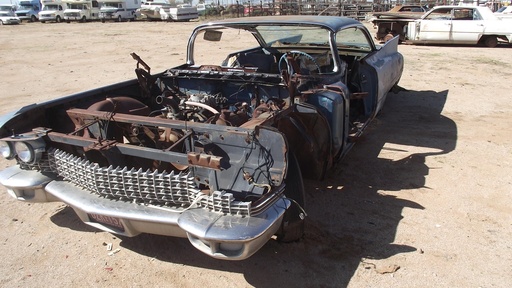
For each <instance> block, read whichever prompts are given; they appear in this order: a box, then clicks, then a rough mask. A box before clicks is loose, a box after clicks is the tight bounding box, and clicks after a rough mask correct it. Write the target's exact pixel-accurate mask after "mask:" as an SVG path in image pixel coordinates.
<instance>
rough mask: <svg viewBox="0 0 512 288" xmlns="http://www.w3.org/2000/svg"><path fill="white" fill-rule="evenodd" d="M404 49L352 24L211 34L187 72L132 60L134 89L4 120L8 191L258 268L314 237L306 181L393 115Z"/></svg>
mask: <svg viewBox="0 0 512 288" xmlns="http://www.w3.org/2000/svg"><path fill="white" fill-rule="evenodd" d="M397 47H398V38H397V37H395V38H393V39H391V40H390V41H388V42H387V43H386V44H385V45H383V46H376V45H375V44H374V42H373V41H372V37H371V35H370V33H369V32H368V30H367V29H366V28H365V26H364V25H363V24H361V23H360V22H358V21H356V20H353V19H350V18H344V17H331V16H311V17H308V16H277V17H276V16H268V17H257V18H250V17H246V18H239V19H228V20H221V21H214V22H210V23H205V24H201V25H199V26H198V27H196V28H195V29H194V30H193V32H192V35H191V36H190V39H189V42H188V47H187V58H186V61H185V63H183V64H181V65H179V66H177V67H173V68H169V69H166V70H165V71H160V72H157V73H153V72H152V71H151V67H150V65H149V64H148V63H146V62H145V61H144V60H143V59H141V57H139V56H138V55H137V54H135V53H132V54H131V56H132V58H133V59H134V61H135V63H134V64H135V66H136V69H135V74H136V75H135V77H134V79H132V80H129V81H126V82H122V83H117V84H112V85H109V86H106V87H100V88H97V89H94V90H90V91H85V92H81V93H77V94H73V95H70V96H67V97H64V98H59V99H55V100H52V101H48V102H45V103H40V104H33V105H30V106H27V107H23V108H20V109H19V110H17V111H16V112H13V113H11V114H8V115H4V116H3V117H1V118H0V153H1V154H2V155H3V157H5V158H7V159H15V160H16V164H15V165H13V166H12V167H9V168H6V169H5V170H3V171H2V172H0V184H1V185H3V186H5V187H6V188H7V191H8V193H9V194H10V195H11V196H13V197H14V198H16V199H17V200H21V201H26V202H52V201H59V202H64V203H66V204H67V205H69V206H70V207H72V208H73V209H74V211H75V212H76V213H77V215H78V216H79V218H80V219H81V220H82V221H83V222H85V223H86V224H89V225H91V226H94V227H96V228H98V229H101V230H104V231H108V232H111V233H115V234H120V235H125V236H136V235H138V234H140V233H152V234H159V235H167V236H173V237H185V238H188V240H189V241H190V243H191V244H192V245H193V247H195V248H197V249H199V250H200V251H202V252H204V253H205V254H207V255H210V256H211V257H214V258H217V259H226V260H242V259H246V258H248V257H250V256H251V255H253V254H254V253H256V252H257V251H258V250H259V249H260V248H261V247H262V246H263V245H264V244H265V243H266V242H267V241H269V240H271V239H274V238H275V239H276V240H277V241H282V242H290V241H297V240H300V239H301V238H302V236H303V234H304V218H305V217H306V216H307V207H306V206H305V200H304V198H305V195H304V193H305V191H304V185H303V181H302V179H303V177H304V178H310V179H317V180H321V179H322V178H323V177H324V176H325V174H326V173H327V171H329V169H331V168H332V167H333V165H335V164H336V163H338V162H339V161H340V160H341V159H342V158H343V156H344V155H345V154H346V153H347V152H348V151H349V150H350V148H351V147H352V146H353V145H354V143H355V141H354V140H355V139H356V138H358V137H359V136H361V134H362V133H363V131H364V130H365V128H366V127H367V126H368V124H369V123H370V121H371V120H372V119H373V118H374V117H375V115H376V114H377V113H378V112H379V110H381V108H382V107H383V104H384V101H385V99H386V95H387V93H388V92H389V91H391V90H393V88H394V87H396V85H397V84H398V81H399V79H400V77H401V74H402V71H403V63H404V61H403V57H402V55H401V54H400V53H398V52H397ZM274 235H275V236H276V237H274ZM272 241H274V240H272Z"/></svg>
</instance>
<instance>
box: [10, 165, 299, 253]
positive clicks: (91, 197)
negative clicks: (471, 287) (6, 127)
mask: <svg viewBox="0 0 512 288" xmlns="http://www.w3.org/2000/svg"><path fill="white" fill-rule="evenodd" d="M0 184H2V185H3V186H5V187H6V188H7V191H8V192H9V194H10V195H11V196H13V197H14V198H16V199H18V200H21V201H27V202H53V201H60V202H64V203H66V204H67V205H69V206H70V207H72V208H73V210H75V212H76V214H77V215H78V217H79V218H80V219H81V220H82V221H83V222H84V223H86V224H88V225H91V226H93V227H96V228H98V229H100V230H103V231H107V232H111V233H115V234H120V235H125V236H130V237H131V236H136V235H138V234H140V233H150V234H158V235H166V236H174V237H186V238H188V239H189V241H190V242H191V243H192V245H193V246H194V247H196V248H197V249H199V250H200V251H201V252H203V253H205V254H207V255H209V256H211V257H214V258H218V259H226V260H243V259H246V258H248V257H250V256H251V255H252V254H254V253H255V252H256V251H258V250H259V249H260V248H261V247H262V246H263V245H264V244H265V243H266V242H267V241H268V240H269V239H270V237H272V235H274V234H275V233H276V232H277V230H278V229H279V227H280V225H281V221H282V219H283V215H284V212H285V211H286V209H287V208H288V207H289V206H290V204H291V202H290V201H289V200H288V199H286V198H284V197H283V198H281V199H280V200H279V201H277V202H275V203H274V204H273V205H272V206H270V207H269V208H268V209H267V210H266V211H264V212H263V213H261V214H259V215H257V216H252V217H241V216H232V215H226V214H221V213H218V212H210V211H208V210H206V209H202V208H191V209H189V210H185V209H182V208H176V209H173V208H164V207H161V206H151V205H141V204H135V203H131V202H123V201H117V200H110V199H106V198H103V197H100V196H98V195H95V194H92V193H90V192H88V191H85V190H83V189H81V188H79V187H77V186H75V185H73V184H71V183H68V182H66V181H63V180H59V179H57V178H55V176H51V175H50V174H49V175H43V174H42V173H39V172H36V171H28V170H22V169H20V168H19V167H18V166H13V167H10V168H7V169H5V170H3V171H1V172H0ZM98 215H99V216H98ZM94 217H95V218H94ZM98 217H101V218H102V219H115V221H118V222H116V225H112V223H109V224H105V223H101V222H98V220H97V219H98ZM102 222H104V221H102Z"/></svg>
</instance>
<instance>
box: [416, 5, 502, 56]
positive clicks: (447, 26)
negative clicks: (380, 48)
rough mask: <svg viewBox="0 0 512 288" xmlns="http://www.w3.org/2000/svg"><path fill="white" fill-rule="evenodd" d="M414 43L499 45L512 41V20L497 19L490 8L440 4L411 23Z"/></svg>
mask: <svg viewBox="0 0 512 288" xmlns="http://www.w3.org/2000/svg"><path fill="white" fill-rule="evenodd" d="M406 38H407V42H408V43H411V44H469V45H476V44H480V45H485V46H487V47H496V46H497V45H498V42H499V41H501V42H504V43H509V44H510V43H512V22H511V21H510V20H505V19H499V18H497V17H496V16H495V15H494V13H492V11H491V10H490V9H489V8H487V7H478V6H437V7H435V8H433V9H432V10H430V11H429V12H427V13H425V15H423V16H422V17H421V18H420V19H418V20H415V21H412V22H409V24H408V26H407V37H406Z"/></svg>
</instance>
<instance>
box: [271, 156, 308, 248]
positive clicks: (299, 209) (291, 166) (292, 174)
mask: <svg viewBox="0 0 512 288" xmlns="http://www.w3.org/2000/svg"><path fill="white" fill-rule="evenodd" d="M289 155H290V157H289V159H288V174H287V175H286V179H285V180H284V182H285V184H286V188H285V191H284V195H285V196H286V198H289V199H292V200H293V201H292V204H291V206H290V207H289V208H288V209H287V210H286V212H285V213H284V216H283V222H281V228H280V229H279V232H278V233H277V241H279V242H285V243H286V242H293V241H297V240H300V239H301V238H302V236H304V217H305V214H304V210H303V209H304V204H305V202H306V199H305V198H306V197H305V191H304V183H303V182H302V174H301V172H300V167H299V162H298V161H297V158H296V157H295V155H294V154H292V153H290V154H289Z"/></svg>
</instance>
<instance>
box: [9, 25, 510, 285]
mask: <svg viewBox="0 0 512 288" xmlns="http://www.w3.org/2000/svg"><path fill="white" fill-rule="evenodd" d="M196 25H197V22H192V23H155V22H133V23H105V24H102V23H86V24H79V23H75V24H73V23H72V24H65V23H64V24H41V23H24V24H22V25H18V26H2V27H0V63H1V68H0V99H1V107H0V114H3V113H6V112H8V111H12V110H14V109H17V108H19V107H21V106H23V105H27V104H30V103H33V102H41V101H44V100H48V99H52V98H56V97H58V96H63V95H67V94H70V93H74V92H79V91H83V90H87V89H90V88H95V87H98V86H101V85H106V84H111V83H115V82H119V81H121V80H125V79H131V78H134V77H135V74H134V72H133V70H134V68H135V62H134V60H132V59H131V57H130V55H129V53H130V52H136V53H138V54H139V55H140V56H141V57H142V58H143V59H144V60H145V61H146V62H147V63H148V64H149V65H150V66H151V67H152V68H153V70H152V71H155V72H160V71H163V70H164V69H166V68H169V67H172V66H175V65H178V64H181V63H183V62H184V61H185V53H186V51H185V47H186V43H187V39H188V35H189V34H190V32H191V31H192V29H193V27H194V26H196ZM373 32H374V31H372V33H373ZM399 50H400V52H401V53H402V54H403V55H404V57H405V70H404V73H403V76H402V80H401V83H400V85H401V86H402V87H403V88H404V89H405V90H404V91H402V92H400V93H398V94H390V95H389V96H388V100H387V103H386V104H385V107H384V109H383V111H382V113H381V114H379V115H378V117H377V118H376V119H375V120H374V122H373V123H372V125H371V127H370V128H369V129H368V130H367V131H366V133H365V137H364V139H363V140H362V141H360V142H359V143H357V144H356V146H355V147H354V148H353V149H352V151H351V152H350V153H349V154H348V156H347V157H346V158H345V159H344V160H343V162H342V163H341V164H339V165H338V166H337V167H336V169H334V170H333V171H331V172H330V173H329V175H328V177H327V179H326V180H325V181H322V182H314V181H306V186H307V199H306V200H307V207H306V209H307V212H308V217H307V227H306V229H307V231H306V236H305V239H304V240H303V241H301V242H298V243H291V244H280V243H278V242H276V241H274V240H271V241H270V242H268V243H267V244H266V245H265V246H264V247H263V248H262V249H261V250H260V251H259V252H258V253H257V254H255V255H254V256H253V257H251V258H249V259H248V260H245V261H240V262H226V261H220V260H215V259H212V258H209V257H208V256H205V255H203V254H202V253H201V252H198V251H197V250H196V249H194V248H193V247H192V246H191V245H190V244H189V242H188V240H186V239H176V238H168V237H161V236H155V235H141V236H138V237H134V238H124V237H121V238H120V237H117V236H114V235H112V234H108V233H105V232H100V231H98V230H95V229H94V228H92V227H89V226H87V225H85V224H83V223H81V222H80V221H79V220H78V218H77V216H76V215H75V214H74V212H73V211H72V209H70V208H68V207H66V205H63V204H61V203H50V204H27V203H22V202H19V201H16V200H14V199H12V198H11V197H10V196H9V195H8V194H7V193H5V189H4V188H1V189H0V190H1V191H0V211H1V212H0V229H1V230H0V231H1V233H0V255H1V257H2V261H0V286H2V287H17V286H23V287H42V286H43V287H57V286H58V287H78V286H91V287H102V286H116V287H155V286H158V287H251V286H254V287H345V286H348V287H511V286H512V188H511V187H512V185H511V182H512V157H511V153H512V136H511V135H510V134H509V133H510V128H511V127H512V104H511V103H512V102H511V101H510V100H511V98H510V97H511V95H512V93H511V82H510V81H511V80H510V79H512V47H511V46H500V47H498V48H494V49H491V48H482V47H453V46H406V45H401V46H399ZM212 53H223V54H226V53H227V51H212ZM11 164H12V163H11V162H8V161H6V160H1V161H0V169H3V168H5V167H7V166H9V165H11ZM105 243H112V244H113V248H114V249H120V250H119V252H118V253H116V254H114V255H111V256H110V255H109V254H108V253H109V252H108V251H107V249H106V246H105Z"/></svg>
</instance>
